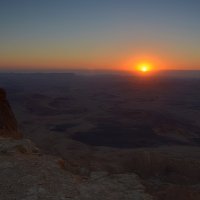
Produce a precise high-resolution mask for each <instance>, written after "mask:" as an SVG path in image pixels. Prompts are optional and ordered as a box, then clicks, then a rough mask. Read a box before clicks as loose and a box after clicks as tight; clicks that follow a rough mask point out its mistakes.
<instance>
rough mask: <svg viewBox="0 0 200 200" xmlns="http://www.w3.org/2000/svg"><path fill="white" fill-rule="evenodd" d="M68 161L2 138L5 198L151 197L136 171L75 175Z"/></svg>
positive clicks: (1, 192) (0, 194)
mask: <svg viewBox="0 0 200 200" xmlns="http://www.w3.org/2000/svg"><path fill="white" fill-rule="evenodd" d="M67 166H68V163H66V162H64V160H62V159H59V158H57V157H53V156H48V155H41V154H40V152H39V150H38V149H37V148H36V147H35V146H34V145H33V144H32V143H31V142H30V141H29V140H25V139H23V140H13V139H1V140H0V179H1V182H0V199H1V200H38V199H41V200H65V199H66V200H68V199H72V200H94V199H97V200H102V199H105V200H110V199H113V200H114V199H115V200H122V199H123V200H129V199H130V200H133V199H135V200H150V199H152V198H151V196H150V195H149V194H147V193H146V192H145V187H144V186H143V185H142V183H141V180H140V179H139V177H138V176H137V175H136V174H134V173H127V174H108V173H107V172H105V171H98V172H97V171H92V172H91V173H90V175H89V176H81V175H79V174H74V173H73V172H72V171H71V170H68V168H67Z"/></svg>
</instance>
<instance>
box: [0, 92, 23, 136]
mask: <svg viewBox="0 0 200 200" xmlns="http://www.w3.org/2000/svg"><path fill="white" fill-rule="evenodd" d="M0 137H6V138H14V139H20V138H22V134H21V133H20V132H19V130H18V125H17V120H16V119H15V116H14V113H13V111H12V108H11V106H10V104H9V102H8V100H7V97H6V91H5V90H4V89H2V88H0Z"/></svg>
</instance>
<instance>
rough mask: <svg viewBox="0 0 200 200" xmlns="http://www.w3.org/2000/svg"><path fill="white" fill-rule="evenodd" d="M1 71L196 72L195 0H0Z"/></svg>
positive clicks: (199, 55) (198, 5)
mask: <svg viewBox="0 0 200 200" xmlns="http://www.w3.org/2000/svg"><path fill="white" fill-rule="evenodd" d="M0 24H1V28H0V69H39V68H41V69H48V68H49V69H50V68H52V69H81V68H83V69H84V68H85V69H128V68H130V67H134V65H136V64H137V62H143V61H147V62H151V63H152V64H153V65H155V67H156V68H158V69H200V0H0Z"/></svg>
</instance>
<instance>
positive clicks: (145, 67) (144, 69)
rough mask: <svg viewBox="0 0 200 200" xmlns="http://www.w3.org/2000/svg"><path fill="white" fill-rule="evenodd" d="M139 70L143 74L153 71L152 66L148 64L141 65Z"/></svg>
mask: <svg viewBox="0 0 200 200" xmlns="http://www.w3.org/2000/svg"><path fill="white" fill-rule="evenodd" d="M137 70H138V71H140V72H143V73H146V72H149V71H151V64H148V63H140V64H138V67H137Z"/></svg>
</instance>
